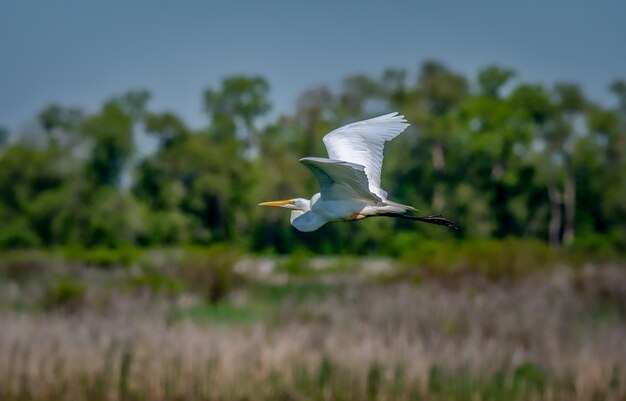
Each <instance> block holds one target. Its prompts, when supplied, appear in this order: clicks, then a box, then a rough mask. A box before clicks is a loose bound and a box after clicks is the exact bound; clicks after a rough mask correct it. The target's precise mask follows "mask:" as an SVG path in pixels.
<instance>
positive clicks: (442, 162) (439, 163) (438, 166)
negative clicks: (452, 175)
mask: <svg viewBox="0 0 626 401" xmlns="http://www.w3.org/2000/svg"><path fill="white" fill-rule="evenodd" d="M430 153H431V155H432V158H433V167H434V168H435V171H443V170H444V169H445V168H446V159H445V157H444V155H443V145H442V144H440V143H435V144H434V145H433V147H432V148H431V150H430Z"/></svg>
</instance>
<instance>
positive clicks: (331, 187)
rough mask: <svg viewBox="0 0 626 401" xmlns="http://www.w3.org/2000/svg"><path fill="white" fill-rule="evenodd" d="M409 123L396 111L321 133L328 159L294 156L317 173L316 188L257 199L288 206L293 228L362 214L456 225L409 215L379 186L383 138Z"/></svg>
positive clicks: (308, 227) (408, 208) (438, 218)
mask: <svg viewBox="0 0 626 401" xmlns="http://www.w3.org/2000/svg"><path fill="white" fill-rule="evenodd" d="M408 126H409V124H408V123H407V122H406V120H405V119H404V116H402V115H399V114H398V113H390V114H385V115H382V116H379V117H375V118H371V119H369V120H363V121H358V122H354V123H351V124H348V125H345V126H343V127H340V128H337V129H336V130H334V131H332V132H330V133H328V134H326V136H324V139H323V141H324V145H325V146H326V150H327V151H328V157H329V158H328V159H325V158H321V157H305V158H303V159H300V163H302V164H304V165H305V166H306V167H307V168H308V169H309V170H311V172H312V173H313V174H314V175H315V177H316V178H317V181H318V182H319V186H320V192H319V193H317V194H315V195H313V197H311V199H310V200H309V199H303V198H295V199H287V200H281V201H272V202H263V203H259V205H260V206H280V207H284V208H287V209H292V211H291V225H292V226H294V227H295V228H296V229H298V230H299V231H305V232H310V231H315V230H317V229H318V228H320V227H322V226H323V225H324V224H326V223H328V222H332V221H353V220H361V219H364V218H368V217H378V216H386V217H398V218H403V219H410V220H417V221H423V222H426V223H432V224H438V225H443V226H448V227H451V228H454V229H458V226H457V225H456V224H455V223H454V222H453V221H450V220H448V219H446V218H445V217H443V216H441V215H439V214H435V215H430V216H415V215H413V214H412V213H411V212H414V211H417V209H415V208H414V207H412V206H407V205H403V204H400V203H397V202H394V201H391V200H389V199H387V192H385V191H384V190H383V189H382V188H381V187H380V171H381V168H382V165H383V147H384V145H385V142H387V141H390V140H392V139H393V138H395V137H397V136H398V135H400V134H401V133H402V132H403V131H404V130H405V129H406V127H408Z"/></svg>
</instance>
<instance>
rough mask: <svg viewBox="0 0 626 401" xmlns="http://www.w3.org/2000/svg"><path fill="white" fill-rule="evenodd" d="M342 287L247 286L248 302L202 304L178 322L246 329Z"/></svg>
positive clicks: (178, 315)
mask: <svg viewBox="0 0 626 401" xmlns="http://www.w3.org/2000/svg"><path fill="white" fill-rule="evenodd" d="M340 290H341V286H339V285H335V284H327V283H322V282H319V281H313V280H299V281H288V282H286V283H284V284H269V283H261V282H252V283H248V285H247V286H246V290H245V300H244V301H235V300H231V299H224V300H222V301H220V302H217V303H211V302H202V303H199V304H195V305H192V306H189V307H185V308H180V309H177V310H175V311H174V313H173V314H174V318H175V320H189V321H193V322H196V323H214V324H237V325H246V324H253V323H258V322H263V321H267V320H269V319H272V318H273V317H274V316H275V315H276V313H277V312H278V309H279V307H280V306H281V305H284V304H285V303H286V302H287V303H289V304H290V305H292V306H296V307H297V306H299V305H301V304H303V303H305V302H306V301H308V300H310V299H322V298H324V297H325V296H327V295H329V294H331V293H334V292H337V291H340Z"/></svg>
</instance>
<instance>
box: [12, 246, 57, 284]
mask: <svg viewBox="0 0 626 401" xmlns="http://www.w3.org/2000/svg"><path fill="white" fill-rule="evenodd" d="M49 266H50V256H49V255H46V254H43V253H40V252H34V251H12V252H9V253H4V254H0V277H4V278H7V279H9V280H15V281H18V282H24V281H27V280H30V279H32V278H36V277H38V276H40V275H41V274H42V273H44V272H45V270H46V269H47V268H48V267H49Z"/></svg>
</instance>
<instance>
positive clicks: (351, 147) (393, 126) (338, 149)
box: [324, 113, 409, 198]
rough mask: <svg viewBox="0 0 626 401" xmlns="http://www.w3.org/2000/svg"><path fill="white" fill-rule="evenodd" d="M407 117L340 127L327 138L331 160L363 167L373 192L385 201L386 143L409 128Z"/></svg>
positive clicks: (325, 142)
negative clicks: (383, 181)
mask: <svg viewBox="0 0 626 401" xmlns="http://www.w3.org/2000/svg"><path fill="white" fill-rule="evenodd" d="M408 126H409V124H408V123H407V122H406V120H405V119H404V116H402V115H398V113H391V114H385V115H383V116H380V117H376V118H371V119H369V120H364V121H358V122H355V123H352V124H348V125H344V126H343V127H340V128H337V129H336V130H334V131H332V132H330V133H329V134H327V135H326V136H324V145H325V146H326V150H327V151H328V157H329V158H330V159H333V160H343V161H346V162H350V163H355V164H360V165H361V166H363V167H364V168H365V170H364V171H365V174H366V175H367V178H368V179H369V190H370V191H371V192H373V193H374V194H376V195H378V196H379V197H381V198H386V197H387V193H386V192H385V191H383V190H382V189H381V188H380V171H381V169H382V165H383V147H384V145H385V142H387V141H390V140H392V139H393V138H395V137H397V136H398V135H400V134H401V133H402V131H404V130H405V129H406V127H408Z"/></svg>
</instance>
